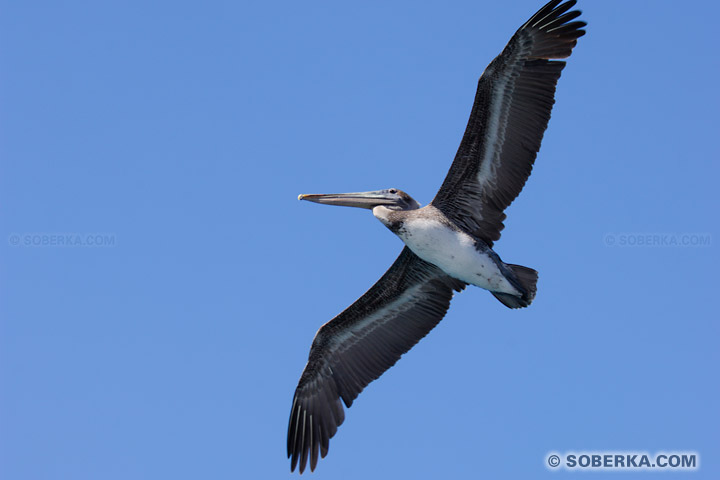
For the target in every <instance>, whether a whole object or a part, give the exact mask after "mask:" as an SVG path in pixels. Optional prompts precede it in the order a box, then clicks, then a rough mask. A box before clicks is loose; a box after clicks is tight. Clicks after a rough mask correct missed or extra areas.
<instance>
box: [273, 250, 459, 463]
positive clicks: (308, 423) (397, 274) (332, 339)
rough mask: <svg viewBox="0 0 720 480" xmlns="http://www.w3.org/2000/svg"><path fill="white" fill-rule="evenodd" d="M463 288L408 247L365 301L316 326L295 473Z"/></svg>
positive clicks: (293, 443) (301, 392) (293, 448)
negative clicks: (372, 385)
mask: <svg viewBox="0 0 720 480" xmlns="http://www.w3.org/2000/svg"><path fill="white" fill-rule="evenodd" d="M463 288H465V284H464V283H462V282H460V281H459V280H455V279H453V278H451V277H448V276H447V275H445V274H444V273H443V272H442V271H441V270H440V269H439V268H437V267H435V266H434V265H432V264H430V263H427V262H425V261H424V260H421V259H420V258H419V257H418V256H416V255H415V254H414V253H412V252H411V251H410V249H408V248H407V247H405V248H404V249H403V251H402V253H401V254H400V256H399V257H398V258H397V260H395V263H394V264H393V265H392V266H391V267H390V269H389V270H388V271H387V272H385V274H384V275H383V276H382V278H380V280H378V282H377V283H376V284H375V285H373V286H372V288H371V289H370V290H368V291H367V293H365V294H364V295H363V296H362V297H360V298H359V299H358V300H357V301H356V302H355V303H353V304H352V305H351V306H350V307H348V308H347V309H346V310H345V311H344V312H342V313H341V314H340V315H338V316H337V317H335V318H333V319H332V320H331V321H329V322H328V323H326V324H325V325H323V326H322V327H320V330H318V332H317V334H316V335H315V339H314V340H313V343H312V347H311V349H310V357H309V359H308V363H307V365H306V366H305V370H304V371H303V373H302V376H301V377H300V382H299V383H298V386H297V389H296V390H295V397H294V398H293V404H292V410H291V411H290V422H289V426H288V443H287V453H288V457H291V458H292V460H291V469H292V470H295V466H296V465H297V463H298V461H299V462H300V473H302V472H303V470H305V465H306V463H307V460H308V456H309V457H310V469H311V470H314V469H315V465H316V464H317V461H318V451H319V453H320V455H321V456H322V457H325V455H326V454H327V451H328V444H329V440H330V438H332V437H333V435H335V432H336V431H337V428H338V426H339V425H340V424H342V422H343V420H344V419H345V413H344V411H343V407H342V404H341V403H340V399H341V398H342V400H343V402H345V405H346V406H347V407H350V405H352V402H353V400H354V399H355V398H356V397H357V396H358V394H359V393H360V392H362V390H363V388H365V387H366V386H367V385H368V384H369V383H370V382H372V381H373V380H375V379H376V378H378V377H379V376H380V375H382V374H383V372H385V371H386V370H387V369H388V368H390V367H392V366H393V365H394V364H395V362H397V361H398V359H399V358H400V356H401V355H402V354H403V353H405V352H407V351H408V350H410V348H412V346H413V345H415V344H416V343H417V342H418V341H419V340H420V339H421V338H423V337H424V336H425V335H427V333H428V332H429V331H430V330H432V329H433V327H435V325H437V324H438V323H439V322H440V320H442V318H443V317H444V316H445V313H446V312H447V309H448V307H449V306H450V299H451V298H452V296H453V291H454V290H455V291H460V290H462V289H463Z"/></svg>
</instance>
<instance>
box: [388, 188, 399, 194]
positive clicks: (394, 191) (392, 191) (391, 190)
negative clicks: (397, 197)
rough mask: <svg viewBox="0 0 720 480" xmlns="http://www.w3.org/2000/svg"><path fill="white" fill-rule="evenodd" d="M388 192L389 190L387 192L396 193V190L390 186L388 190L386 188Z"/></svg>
mask: <svg viewBox="0 0 720 480" xmlns="http://www.w3.org/2000/svg"><path fill="white" fill-rule="evenodd" d="M388 192H389V193H397V190H396V189H394V188H391V189H390V190H388Z"/></svg>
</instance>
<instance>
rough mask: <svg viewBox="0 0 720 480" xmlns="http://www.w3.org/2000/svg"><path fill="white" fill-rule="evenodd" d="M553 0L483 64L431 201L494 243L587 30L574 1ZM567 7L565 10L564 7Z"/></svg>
mask: <svg viewBox="0 0 720 480" xmlns="http://www.w3.org/2000/svg"><path fill="white" fill-rule="evenodd" d="M560 1H561V0H553V1H551V2H550V3H548V4H547V5H545V6H544V7H543V8H541V9H540V10H539V11H538V12H537V13H536V14H535V15H533V16H532V18H530V20H528V22H527V23H525V25H523V26H522V27H520V29H519V30H518V31H517V32H515V35H513V37H512V39H511V40H510V42H509V43H508V44H507V46H506V47H505V49H504V50H503V52H502V53H501V54H500V55H499V56H498V57H497V58H495V59H494V60H493V61H492V62H491V63H490V65H488V67H487V68H486V69H485V72H483V74H482V76H481V77H480V81H479V82H478V89H477V94H476V95H475V103H474V105H473V108H472V112H471V113H470V120H469V121H468V125H467V128H466V130H465V135H464V136H463V139H462V142H461V144H460V148H459V150H458V152H457V154H456V156H455V160H454V161H453V164H452V166H451V167H450V171H449V172H448V174H447V177H446V178H445V181H444V182H443V184H442V186H441V187H440V190H439V191H438V193H437V195H436V196H435V199H434V200H433V201H432V204H433V205H434V206H436V207H437V208H439V209H440V210H441V211H442V212H443V213H444V214H445V215H447V216H448V217H450V218H451V219H452V220H453V221H455V222H457V223H458V224H459V225H461V226H463V227H464V228H466V229H467V230H468V231H470V232H473V233H474V234H475V235H476V236H477V237H479V238H481V239H483V240H484V241H485V242H487V243H488V245H490V246H492V244H493V241H495V240H497V239H499V238H500V231H501V230H502V229H503V227H504V225H503V223H502V222H503V220H505V214H504V213H503V211H504V210H505V209H506V208H507V207H508V206H509V205H510V204H511V203H512V201H513V200H514V199H515V197H517V196H518V194H519V193H520V191H521V190H522V188H523V186H524V185H525V182H526V181H527V179H528V177H529V176H530V172H531V171H532V166H533V163H534V162H535V157H536V156H537V152H538V150H539V149H540V142H541V141H542V137H543V133H544V132H545V129H546V128H547V124H548V120H550V112H551V110H552V106H553V104H554V103H555V98H554V97H555V85H556V84H557V81H558V79H559V78H560V72H561V71H562V69H563V68H564V67H565V62H562V61H554V60H550V59H553V58H567V57H569V56H570V54H571V53H572V49H573V47H574V46H575V44H576V43H577V39H578V37H581V36H583V35H584V34H585V31H584V30H582V27H584V26H585V25H586V23H585V22H573V21H572V20H573V19H575V18H577V17H578V16H579V15H580V12H579V11H578V10H573V11H570V12H568V10H570V8H572V7H573V6H574V5H575V0H572V1H569V2H565V3H563V4H562V5H560V6H558V4H559V3H560ZM566 12H567V13H566Z"/></svg>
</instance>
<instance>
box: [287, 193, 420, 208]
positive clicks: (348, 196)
mask: <svg viewBox="0 0 720 480" xmlns="http://www.w3.org/2000/svg"><path fill="white" fill-rule="evenodd" d="M298 200H308V201H310V202H315V203H322V204H325V205H340V206H343V207H358V208H367V209H369V210H372V209H374V208H375V207H380V206H382V207H385V208H387V209H389V210H395V211H399V210H415V209H418V208H420V204H419V203H418V202H416V201H415V199H413V198H412V197H411V196H410V195H408V194H407V193H405V192H403V191H402V190H398V189H397V188H388V189H385V190H375V191H372V192H355V193H328V194H310V195H299V196H298Z"/></svg>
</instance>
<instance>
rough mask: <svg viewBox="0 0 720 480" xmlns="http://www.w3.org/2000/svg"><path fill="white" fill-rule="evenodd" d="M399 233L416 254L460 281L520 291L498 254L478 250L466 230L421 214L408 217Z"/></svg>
mask: <svg viewBox="0 0 720 480" xmlns="http://www.w3.org/2000/svg"><path fill="white" fill-rule="evenodd" d="M397 234H398V236H399V237H400V238H401V239H402V241H403V242H405V244H406V245H407V246H408V247H409V248H410V250H412V251H413V252H414V253H415V255H417V256H418V257H420V258H422V259H423V260H425V261H426V262H430V263H432V264H433V265H436V266H437V267H440V268H441V269H442V270H443V271H444V272H445V273H447V274H448V275H450V276H452V277H455V278H457V279H458V280H462V281H463V282H466V283H469V284H472V285H475V286H478V287H481V288H485V289H487V290H491V291H494V292H503V293H510V294H513V295H519V294H520V292H519V291H518V290H517V289H516V288H515V287H513V286H512V285H511V284H510V282H508V280H507V279H506V278H505V275H504V274H503V272H502V271H501V270H500V267H499V265H498V263H497V262H496V258H497V257H495V258H493V257H492V256H491V255H489V254H488V253H486V252H483V251H481V250H480V249H478V247H477V244H476V241H475V239H474V238H472V237H471V236H470V235H468V234H467V233H465V232H462V231H459V230H455V229H453V228H451V227H450V226H449V225H447V224H445V223H443V222H441V221H439V220H437V219H435V218H428V217H424V218H423V217H421V218H408V219H406V220H405V221H404V222H403V225H402V227H401V228H400V229H399V230H398V232H397ZM498 261H499V259H498Z"/></svg>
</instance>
